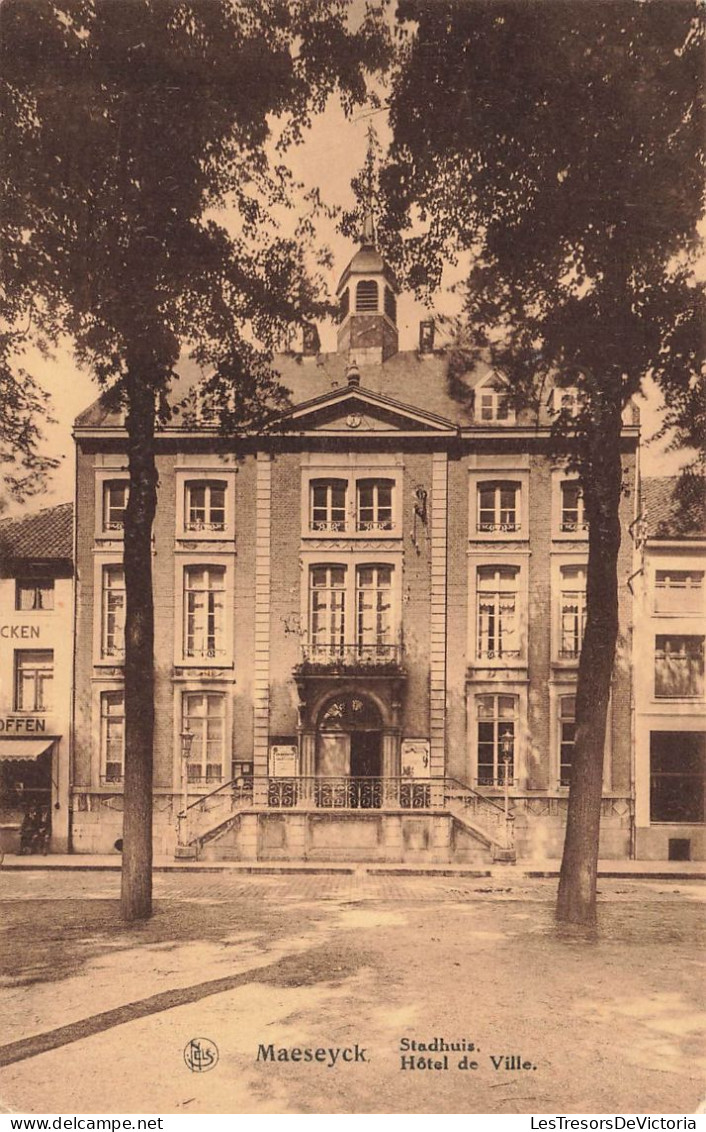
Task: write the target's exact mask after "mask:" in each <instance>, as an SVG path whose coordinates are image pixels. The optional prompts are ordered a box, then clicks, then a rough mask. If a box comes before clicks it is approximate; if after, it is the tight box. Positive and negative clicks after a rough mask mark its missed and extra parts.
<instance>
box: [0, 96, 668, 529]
mask: <svg viewBox="0 0 706 1132" xmlns="http://www.w3.org/2000/svg"><path fill="white" fill-rule="evenodd" d="M371 121H372V123H373V125H374V127H375V130H376V132H377V134H378V138H379V140H380V142H381V144H382V145H383V147H384V146H385V145H386V143H387V140H388V136H389V135H388V131H387V123H386V115H385V113H384V111H383V112H377V113H375V114H373V115H372V116H371V114H370V111H369V110H365V109H361V110H359V111H358V112H357V113H355V114H354V115H353V117H352V118H351V119H346V117H345V116H344V114H343V111H342V109H341V108H340V106H339V105H338V103H337V102H335V101H334V100H331V101H330V102H329V104H328V106H327V108H326V110H325V111H324V113H323V114H320V115H319V116H318V117H317V118H315V119H314V121H313V124H312V127H311V129H310V131H309V133H308V135H307V137H306V140H305V142H304V143H303V144H302V145H301V146H299V147H298V148H297V149H296V150H294V151H292V152H290V154H289V155H288V161H289V164H290V165H291V168H292V170H293V172H294V174H295V175H296V177H297V178H298V179H299V180H301V181H302V182H303V183H304V185H305V188H310V187H314V186H316V187H318V188H319V189H320V191H321V194H322V197H323V199H324V201H325V202H326V203H327V204H329V205H338V206H340V207H342V208H352V207H354V204H355V200H354V195H353V191H352V189H351V179H352V178H353V177H354V176H355V175H356V174H357V173H358V172H359V171H360V169H361V167H362V166H363V164H364V161H365V156H366V151H367V144H368V142H367V132H368V127H369V124H370V122H371ZM294 222H295V220H293V221H292V223H294ZM318 227H319V234H320V237H321V239H322V241H323V242H325V243H326V244H328V245H329V247H330V248H331V250H332V253H333V263H334V266H333V269H332V270H331V272H329V273H328V278H327V282H328V286H329V289H330V292H331V295H333V294H334V293H335V288H336V284H337V282H338V279H339V278H340V275H341V273H342V271H343V269H344V268H345V266H346V264H347V263H348V261H349V260H350V258H351V256H352V255H353V254H354V252H355V250H356V249H355V246H354V245H353V244H352V243H351V242H350V241H349V240H347V239H345V238H344V237H342V236H341V235H340V234H339V233H338V232H337V231H336V226H335V222H327V221H323V222H320V224H319V226H318ZM451 282H452V279H451V278H449V279H448V280H446V281H445V285H446V286H448V285H449V284H450V283H451ZM436 308H437V310H438V311H439V312H441V313H444V314H451V313H454V312H455V311H456V310H457V309H458V299H457V298H455V297H454V296H451V295H449V294H447V293H444V292H441V293H440V294H439V296H438V300H437V303H436ZM427 313H428V312H427V311H426V309H425V308H424V307H423V306H421V305H420V304H419V303H418V302H416V301H415V300H414V298H413V296H411V295H409V294H402V295H401V296H400V299H399V303H398V323H399V330H400V349H402V350H409V349H414V348H415V347H416V345H417V342H418V327H419V321H420V319H422V318H424V317H426V316H427ZM319 331H320V335H321V341H322V349H323V350H324V351H329V350H335V348H336V331H335V327H334V326H333V324H327V325H322V326H320V327H319ZM26 368H27V369H28V370H29V371H30V372H31V373H33V374H34V375H35V376H36V377H37V378H38V380H39V381H40V382H41V383H42V384H43V386H44V387H45V388H46V389H47V390H48V391H49V393H50V394H51V396H52V412H53V415H54V417H55V418H56V423H55V424H53V425H51V426H48V427H47V428H46V429H45V438H46V439H45V444H44V446H43V450H44V451H46V452H48V453H49V454H50V455H52V456H56V457H58V458H59V460H60V465H59V467H58V469H57V470H56V472H55V473H54V474H53V476H52V480H51V484H50V488H49V491H48V492H47V493H45V494H42V495H41V497H34V498H33V499H31V500H29V501H27V502H26V503H25V504H24V505H17V504H12V503H11V504H10V505H9V506H8V508H7V510H6V511H5V512H4V514H6V515H7V514H19V513H22V512H23V511H27V512H30V511H36V510H38V509H39V508H40V507H46V506H51V505H53V504H55V503H62V502H66V501H69V500H70V499H72V498H73V493H74V446H73V440H72V438H71V427H72V422H73V420H74V418H75V417H76V416H77V415H78V414H79V413H80V412H81V411H82V410H83V409H84V408H86V407H87V406H88V405H89V404H90V403H91V402H92V401H93V400H95V398H96V396H97V395H98V387H97V385H96V383H95V381H94V380H93V379H92V377H91V375H90V373H88V372H85V371H81V370H80V369H78V368H77V366H76V365H75V363H74V361H73V359H72V357H71V354H70V352H69V351H68V350H66V351H60V352H59V353H57V354H56V355H55V357H54V358H53V359H49V360H47V359H44V358H42V357H40V356H39V355H34V356H31V357H28V358H27V365H26ZM659 404H660V398H659V394H658V391H657V390H656V388H655V387H654V386H651V387H648V389H647V397H646V399H644V400H641V401H640V402H639V407H640V411H641V416H642V436H643V439H647V438H649V437H650V436H652V435H653V434H654V433H655V432H656V430H657V429H658V427H659V424H660V420H661V414H660V410H659ZM666 447H667V445H666V442H660V443H659V444H655V445H650V444H644V445H643V452H642V457H641V463H642V473H643V475H673V474H676V473H677V472H678V471H679V469H680V467H681V466H682V465H683V463H684V462H685V460H686V457H685V455H684V453H682V452H675V453H669V452H667V451H665V449H666Z"/></svg>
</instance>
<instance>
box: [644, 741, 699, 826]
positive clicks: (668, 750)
mask: <svg viewBox="0 0 706 1132" xmlns="http://www.w3.org/2000/svg"><path fill="white" fill-rule="evenodd" d="M705 755H706V736H705V735H704V734H703V732H697V731H653V732H652V733H651V735H650V821H653V822H703V820H704V764H705V762H706V759H705V757H704V756H705Z"/></svg>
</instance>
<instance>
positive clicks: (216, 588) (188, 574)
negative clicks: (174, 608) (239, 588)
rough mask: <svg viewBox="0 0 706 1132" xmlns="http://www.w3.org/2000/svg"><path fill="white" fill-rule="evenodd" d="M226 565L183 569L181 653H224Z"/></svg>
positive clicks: (196, 655) (190, 655)
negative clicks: (182, 649)
mask: <svg viewBox="0 0 706 1132" xmlns="http://www.w3.org/2000/svg"><path fill="white" fill-rule="evenodd" d="M225 574H226V571H225V566H187V567H186V568H185V570H184V656H185V657H187V658H189V659H191V658H200V659H210V658H214V657H221V656H225V652H226V642H225Z"/></svg>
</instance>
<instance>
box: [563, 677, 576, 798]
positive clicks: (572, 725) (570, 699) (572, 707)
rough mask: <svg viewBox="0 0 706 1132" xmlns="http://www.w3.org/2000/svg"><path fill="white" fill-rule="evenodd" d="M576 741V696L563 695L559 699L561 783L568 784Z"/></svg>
mask: <svg viewBox="0 0 706 1132" xmlns="http://www.w3.org/2000/svg"><path fill="white" fill-rule="evenodd" d="M575 742H576V697H575V696H561V698H560V700H559V785H560V786H568V785H569V783H570V781H571V766H572V763H573V759H574V744H575Z"/></svg>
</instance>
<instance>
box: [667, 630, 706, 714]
mask: <svg viewBox="0 0 706 1132" xmlns="http://www.w3.org/2000/svg"><path fill="white" fill-rule="evenodd" d="M703 694H704V638H703V637H681V636H679V637H671V636H669V637H668V636H659V637H655V696H657V697H664V698H666V699H672V698H675V697H690V698H695V697H701V696H703Z"/></svg>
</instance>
